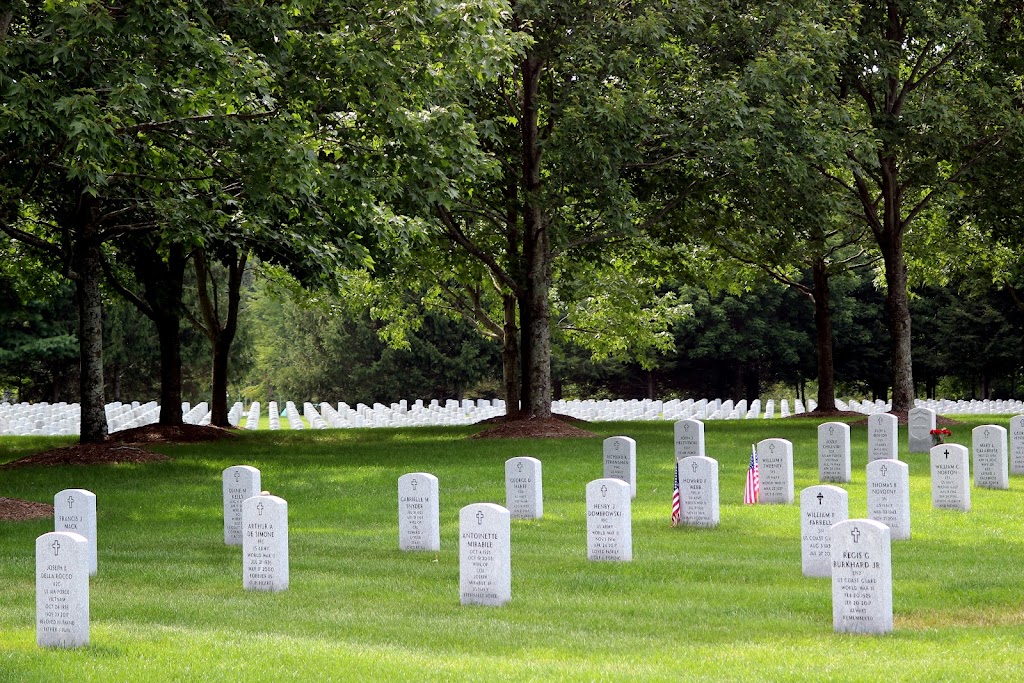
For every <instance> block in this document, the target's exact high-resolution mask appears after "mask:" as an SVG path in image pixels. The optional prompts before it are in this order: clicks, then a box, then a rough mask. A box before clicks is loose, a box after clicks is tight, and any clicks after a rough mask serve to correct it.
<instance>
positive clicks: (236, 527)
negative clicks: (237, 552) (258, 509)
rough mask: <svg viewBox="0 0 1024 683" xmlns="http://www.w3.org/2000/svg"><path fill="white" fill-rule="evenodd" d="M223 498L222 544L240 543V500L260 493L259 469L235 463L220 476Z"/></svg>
mask: <svg viewBox="0 0 1024 683" xmlns="http://www.w3.org/2000/svg"><path fill="white" fill-rule="evenodd" d="M221 480H222V488H223V498H224V544H225V545H242V501H243V500H245V499H246V498H252V497H253V496H257V495H259V493H260V487H261V482H260V471H259V470H258V469H256V468H255V467H249V466H248V465H235V466H234V467H229V468H227V469H226V470H224V473H223V474H222V476H221Z"/></svg>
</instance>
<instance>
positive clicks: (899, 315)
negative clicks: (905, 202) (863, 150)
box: [878, 202, 914, 413]
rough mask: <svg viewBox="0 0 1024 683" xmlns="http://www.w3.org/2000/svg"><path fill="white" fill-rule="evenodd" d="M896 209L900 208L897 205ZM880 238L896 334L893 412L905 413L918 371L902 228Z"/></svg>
mask: <svg viewBox="0 0 1024 683" xmlns="http://www.w3.org/2000/svg"><path fill="white" fill-rule="evenodd" d="M889 210H890V209H889V203H888V202H886V212H887V213H888V212H889ZM892 210H893V211H897V212H898V208H896V207H893V209H892ZM897 216H898V213H897ZM897 220H898V219H897ZM887 222H888V221H887ZM878 242H879V246H880V247H881V249H882V260H883V262H884V263H885V284H886V288H887V289H886V293H885V314H886V317H887V318H888V321H889V333H890V335H891V338H892V341H891V347H890V362H891V363H892V412H894V413H905V412H907V411H908V410H910V409H911V408H913V407H914V372H913V361H912V358H911V352H910V351H911V350H910V305H909V302H908V297H907V265H906V262H905V261H904V258H903V235H902V232H901V231H900V230H899V229H898V228H897V229H895V230H886V234H884V235H882V238H881V239H879V240H878Z"/></svg>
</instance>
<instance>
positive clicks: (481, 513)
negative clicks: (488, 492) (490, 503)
mask: <svg viewBox="0 0 1024 683" xmlns="http://www.w3.org/2000/svg"><path fill="white" fill-rule="evenodd" d="M476 525H477V526H483V525H484V511H483V510H477V512H476Z"/></svg>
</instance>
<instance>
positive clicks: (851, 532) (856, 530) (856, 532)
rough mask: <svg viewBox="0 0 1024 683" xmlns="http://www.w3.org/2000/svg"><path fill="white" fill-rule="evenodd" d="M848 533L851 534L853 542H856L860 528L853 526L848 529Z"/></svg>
mask: <svg viewBox="0 0 1024 683" xmlns="http://www.w3.org/2000/svg"><path fill="white" fill-rule="evenodd" d="M850 535H851V536H853V542H854V543H856V542H857V539H859V538H860V529H858V528H857V527H853V530H852V531H850Z"/></svg>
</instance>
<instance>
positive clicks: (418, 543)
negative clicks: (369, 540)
mask: <svg viewBox="0 0 1024 683" xmlns="http://www.w3.org/2000/svg"><path fill="white" fill-rule="evenodd" d="M398 548H399V549H400V550H432V551H435V552H436V551H438V550H440V549H441V523H440V503H439V500H438V485H437V477H435V476H434V475H433V474H427V473H426V472H413V473H410V474H403V475H402V476H400V477H399V478H398Z"/></svg>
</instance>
